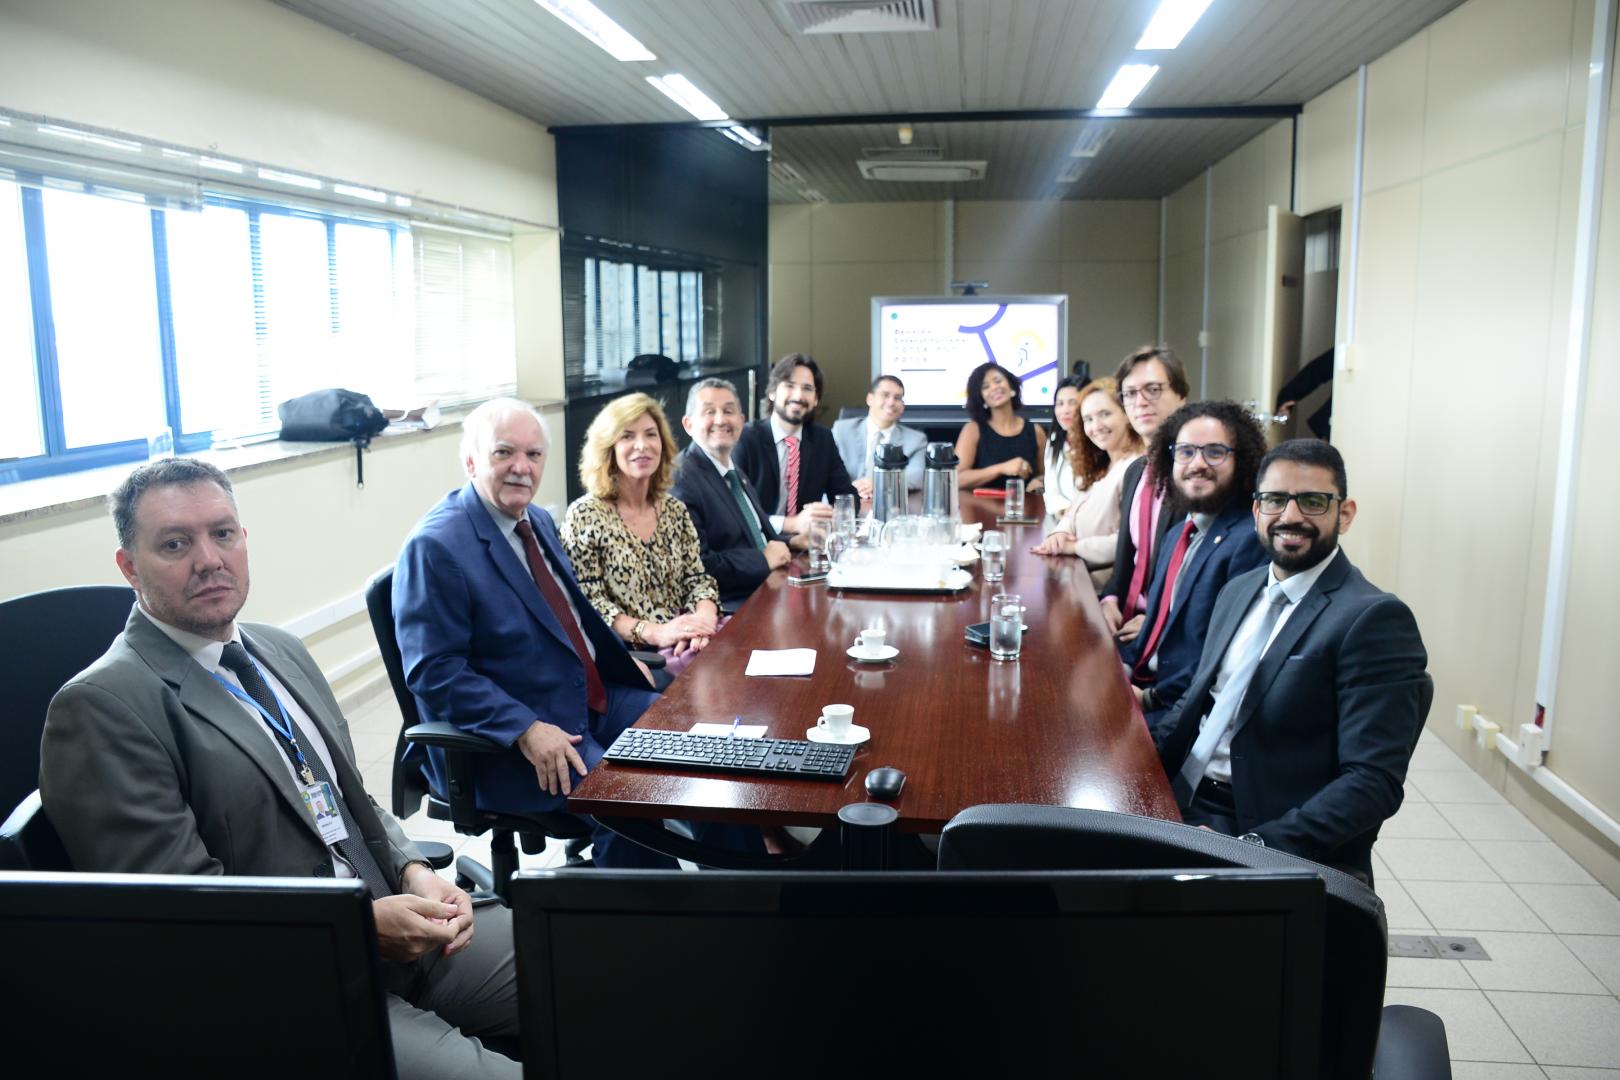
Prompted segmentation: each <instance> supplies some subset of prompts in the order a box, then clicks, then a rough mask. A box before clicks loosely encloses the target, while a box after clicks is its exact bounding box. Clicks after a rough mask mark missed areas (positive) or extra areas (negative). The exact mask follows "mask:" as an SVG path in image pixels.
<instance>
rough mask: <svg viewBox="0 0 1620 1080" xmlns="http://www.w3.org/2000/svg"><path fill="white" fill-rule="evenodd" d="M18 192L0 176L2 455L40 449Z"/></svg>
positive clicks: (0, 457) (24, 454) (41, 439)
mask: <svg viewBox="0 0 1620 1080" xmlns="http://www.w3.org/2000/svg"><path fill="white" fill-rule="evenodd" d="M38 401H39V381H38V373H37V372H36V371H35V368H34V322H33V313H32V301H31V300H30V299H29V293H28V248H27V245H26V244H25V243H24V242H23V220H22V193H21V192H20V191H19V190H18V188H17V185H16V184H9V183H6V182H5V181H0V461H5V460H10V459H13V458H26V457H33V456H35V455H37V454H41V453H44V450H45V438H44V434H43V433H42V432H41V431H40V427H39V409H38V407H37V402H38Z"/></svg>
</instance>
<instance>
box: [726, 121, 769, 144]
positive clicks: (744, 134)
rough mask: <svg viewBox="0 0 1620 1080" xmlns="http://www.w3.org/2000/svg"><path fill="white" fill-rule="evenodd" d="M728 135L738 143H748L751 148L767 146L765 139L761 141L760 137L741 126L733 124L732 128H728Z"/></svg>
mask: <svg viewBox="0 0 1620 1080" xmlns="http://www.w3.org/2000/svg"><path fill="white" fill-rule="evenodd" d="M726 134H727V135H729V136H731V137H732V138H733V139H735V140H737V141H738V142H741V143H747V144H748V145H749V146H764V145H765V140H764V139H761V138H760V137H759V136H758V135H755V134H754V133H753V132H752V131H749V130H748V129H747V128H745V127H743V126H742V125H741V124H732V125H731V126H730V127H728V128H726Z"/></svg>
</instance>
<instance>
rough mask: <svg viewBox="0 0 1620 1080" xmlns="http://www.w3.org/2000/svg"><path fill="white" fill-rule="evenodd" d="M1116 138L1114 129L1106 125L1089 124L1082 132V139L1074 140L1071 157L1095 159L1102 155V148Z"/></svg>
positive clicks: (1070, 149)
mask: <svg viewBox="0 0 1620 1080" xmlns="http://www.w3.org/2000/svg"><path fill="white" fill-rule="evenodd" d="M1113 137H1114V129H1113V128H1112V127H1111V126H1109V125H1108V124H1106V123H1103V124H1089V125H1087V126H1086V127H1084V128H1082V129H1081V130H1080V137H1079V138H1077V139H1075V140H1074V145H1073V146H1072V147H1070V148H1069V156H1070V157H1077V158H1094V157H1096V156H1097V155H1098V154H1100V153H1102V148H1103V147H1105V146H1107V145H1108V140H1109V139H1112V138H1113Z"/></svg>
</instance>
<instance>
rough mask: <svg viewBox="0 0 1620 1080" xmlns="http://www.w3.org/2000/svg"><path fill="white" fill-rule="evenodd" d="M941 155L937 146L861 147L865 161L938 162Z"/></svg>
mask: <svg viewBox="0 0 1620 1080" xmlns="http://www.w3.org/2000/svg"><path fill="white" fill-rule="evenodd" d="M942 156H943V155H942V154H941V153H940V149H939V147H937V146H863V147H861V157H862V158H865V159H866V160H867V161H938V160H939V159H940V158H941V157H942Z"/></svg>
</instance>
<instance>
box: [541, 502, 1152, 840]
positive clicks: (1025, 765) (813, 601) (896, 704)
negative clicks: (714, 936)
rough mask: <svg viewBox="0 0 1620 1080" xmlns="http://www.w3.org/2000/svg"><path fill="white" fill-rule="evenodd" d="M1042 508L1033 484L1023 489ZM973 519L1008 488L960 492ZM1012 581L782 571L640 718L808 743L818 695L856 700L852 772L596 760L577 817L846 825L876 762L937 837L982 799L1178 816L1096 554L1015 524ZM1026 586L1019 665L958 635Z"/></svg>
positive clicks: (914, 824) (574, 805)
mask: <svg viewBox="0 0 1620 1080" xmlns="http://www.w3.org/2000/svg"><path fill="white" fill-rule="evenodd" d="M1029 502H1030V504H1031V512H1032V515H1033V516H1034V517H1036V518H1039V517H1040V516H1041V510H1042V507H1041V501H1040V498H1039V496H1030V497H1029ZM962 504H963V505H962V517H963V520H964V521H968V522H972V521H981V522H984V524H985V527H986V528H998V527H1001V526H996V525H995V524H994V519H995V514H996V512H997V511H998V510H999V508H1000V502H999V500H991V499H983V498H974V497H971V496H968V495H967V494H966V493H964V495H963V498H962ZM1010 531H1011V533H1012V546H1013V550H1012V551H1011V552H1010V553H1009V558H1008V561H1007V562H1008V565H1007V575H1006V579H1005V580H1004V581H1002V582H1000V583H997V584H995V585H986V584H985V583H984V582H983V580H982V574H981V572H980V569H979V564H978V563H975V564H974V565H973V566H972V567H970V569H971V570H972V571H973V584H972V585H970V586H969V587H968V588H967V589H966V590H964V591H963V592H960V593H956V594H950V595H942V596H907V595H895V594H874V593H853V592H851V593H845V592H839V591H836V590H829V589H828V588H827V587H826V586H825V585H812V586H795V585H789V584H788V582H787V573H786V572H785V571H782V570H779V571H777V572H775V573H773V574H772V575H771V576H770V577H769V578H768V579H767V580H766V581H765V583H764V584H763V585H761V586H760V588H759V590H758V591H757V592H755V594H754V595H753V596H752V597H750V598H749V600H748V601H747V603H745V604H744V605H743V606H742V608H741V609H740V610H739V611H738V612H737V614H736V615H735V616H734V617H733V618H732V620H731V622H730V623H728V624H727V625H726V627H725V628H724V629H723V630H722V631H721V632H720V633H719V634H717V635H716V636H715V637H714V639H713V640H712V641H711V642H710V644H709V647H708V648H707V649H705V650H704V651H703V653H702V654H701V655H699V656H698V657H697V658H696V659H695V660H694V661H693V663H692V665H691V667H689V668H688V669H687V670H686V672H685V673H684V674H682V675H681V677H680V678H678V679H676V680H675V682H674V683H673V685H671V686H670V687H669V689H668V690H666V691H665V692H664V694H663V697H662V698H661V699H660V700H659V701H658V702H656V703H655V704H654V705H653V706H652V708H650V709H648V710H647V712H646V713H645V714H644V715H643V716H642V717H641V719H640V720H639V721H638V722H637V725H636V726H638V727H647V728H673V729H681V730H684V729H686V728H689V727H691V726H692V724H694V723H698V722H704V721H706V722H711V723H713V722H719V723H727V724H729V723H730V722H731V720H732V718H733V717H734V716H741V717H742V721H743V723H745V724H766V725H768V728H769V730H768V731H767V734H768V735H769V736H771V737H773V738H793V739H802V738H804V737H805V732H806V730H807V729H808V728H810V727H811V726H813V725H814V724H815V721H816V718H817V716H819V715H820V713H821V708H822V706H824V705H828V704H832V703H834V702H841V703H844V704H849V705H853V706H854V707H855V723H856V724H859V725H861V726H863V727H867V728H870V729H871V732H872V738H871V740H870V741H869V742H867V743H866V744H865V745H863V746H862V747H861V748H860V749H859V751H858V752H857V754H856V756H855V763H854V765H853V767H852V768H851V769H850V773H849V776H848V778H847V779H846V780H845V781H844V782H843V783H833V782H830V781H827V780H810V779H804V780H799V779H776V778H772V777H764V776H761V777H751V776H739V775H736V774H727V773H713V772H694V771H681V772H674V771H671V772H665V771H661V770H657V769H649V768H646V767H641V766H626V765H614V764H610V763H607V762H603V763H602V764H600V765H598V766H597V767H596V768H595V769H594V770H592V772H591V773H590V775H588V776H587V777H586V778H585V780H584V781H583V782H582V783H581V784H580V786H579V787H578V788H576V789H575V790H574V793H573V795H572V796H571V797H570V798H569V800H568V807H569V809H570V810H573V811H575V812H578V813H588V814H603V815H610V816H621V817H663V818H675V819H687V820H707V821H731V822H746V823H752V824H759V825H809V826H821V827H828V826H833V825H836V824H837V813H838V810H839V808H840V807H843V806H845V805H847V804H849V803H851V802H864V801H867V798H868V797H867V794H866V789H865V786H864V781H865V777H866V774H867V773H868V772H869V771H870V770H872V769H874V768H877V767H879V766H883V765H892V766H894V767H896V768H899V769H901V770H903V771H904V772H905V774H906V785H905V790H904V791H903V792H902V793H901V796H900V798H899V799H898V800H896V801H895V802H894V803H892V804H891V805H893V806H894V808H895V809H896V810H897V811H898V812H899V814H900V822H899V824H900V828H901V829H903V830H905V831H908V832H938V831H939V830H940V829H941V828H943V827H944V825H945V823H946V822H947V821H949V820H950V819H951V818H952V817H953V816H955V815H956V813H957V812H958V811H961V810H963V809H966V808H967V807H970V806H976V805H979V804H981V803H1040V804H1047V805H1057V806H1076V807H1086V808H1091V809H1102V810H1116V811H1126V812H1129V813H1133V814H1141V815H1145V816H1151V817H1158V818H1166V819H1169V820H1172V821H1178V820H1180V815H1179V814H1178V813H1177V810H1176V806H1175V799H1174V797H1173V796H1172V794H1171V792H1170V786H1169V784H1168V782H1167V781H1166V780H1165V776H1164V771H1163V768H1162V767H1161V766H1160V764H1159V758H1158V755H1157V754H1156V753H1155V752H1154V749H1153V743H1152V740H1151V739H1150V738H1149V737H1148V733H1147V728H1146V726H1145V725H1144V724H1143V722H1142V718H1141V713H1140V711H1139V710H1138V709H1137V707H1136V703H1135V699H1134V697H1133V695H1132V694H1131V693H1130V690H1129V687H1128V685H1127V683H1126V680H1125V676H1124V672H1123V669H1122V668H1121V666H1120V663H1119V659H1118V656H1117V653H1116V651H1115V648H1114V644H1113V641H1112V639H1111V638H1110V637H1109V635H1108V629H1107V626H1106V625H1105V624H1104V622H1103V619H1102V613H1101V611H1100V609H1099V608H1098V606H1097V597H1096V592H1095V590H1093V588H1092V586H1091V581H1090V578H1089V577H1088V576H1087V574H1086V571H1085V567H1084V565H1083V564H1082V563H1081V561H1080V560H1079V559H1076V558H1072V557H1043V556H1039V555H1033V554H1031V553H1030V551H1029V549H1030V547H1031V546H1032V545H1033V544H1035V543H1037V542H1038V541H1039V540H1040V536H1041V530H1040V527H1039V526H1023V527H1017V526H1014V527H1010ZM998 592H1015V593H1018V594H1019V595H1020V596H1022V597H1023V600H1024V605H1025V608H1026V614H1025V616H1024V621H1025V622H1026V624H1027V625H1028V626H1029V627H1030V629H1029V631H1028V632H1027V633H1026V634H1025V635H1024V644H1023V654H1022V656H1021V657H1020V659H1018V660H1016V661H1011V662H1004V661H997V660H992V659H991V658H990V654H989V652H988V651H986V650H985V649H980V648H975V647H973V646H970V645H968V644H967V643H966V642H965V641H964V640H963V636H962V630H963V628H964V627H965V626H967V625H968V624H970V623H976V622H984V621H986V620H988V619H989V617H990V614H989V603H990V597H991V596H992V595H993V594H994V593H998ZM874 624H876V625H881V626H883V627H884V628H885V629H886V630H887V631H888V643H889V644H891V645H893V646H895V647H896V648H898V649H899V650H900V654H899V656H898V657H897V658H895V659H894V660H893V661H891V662H890V663H887V664H864V663H858V662H856V661H855V660H852V659H850V658H849V657H848V656H847V655H846V654H845V650H846V649H848V648H849V646H850V645H851V644H853V642H854V640H855V637H856V635H857V634H858V633H859V632H860V631H861V630H862V629H863V628H865V627H867V626H870V625H874ZM805 647H813V648H814V649H815V650H816V669H815V673H814V674H813V675H811V676H809V677H805V678H749V677H747V676H746V675H744V674H743V671H744V669H745V668H746V666H747V664H748V657H749V654H750V653H751V652H752V651H753V650H754V649H787V648H805Z"/></svg>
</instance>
